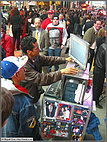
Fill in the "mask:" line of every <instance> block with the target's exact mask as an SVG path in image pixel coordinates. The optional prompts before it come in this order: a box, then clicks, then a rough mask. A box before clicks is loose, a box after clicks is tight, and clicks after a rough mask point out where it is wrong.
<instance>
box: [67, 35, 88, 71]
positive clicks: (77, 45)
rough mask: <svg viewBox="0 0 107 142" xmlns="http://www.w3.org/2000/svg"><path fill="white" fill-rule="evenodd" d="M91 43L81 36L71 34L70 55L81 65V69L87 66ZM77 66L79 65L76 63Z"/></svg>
mask: <svg viewBox="0 0 107 142" xmlns="http://www.w3.org/2000/svg"><path fill="white" fill-rule="evenodd" d="M89 45H90V44H89V43H88V42H86V41H85V40H83V39H81V38H80V37H78V36H76V35H74V34H70V50H69V56H70V57H71V58H72V59H73V60H74V61H75V62H76V63H77V64H78V65H79V66H80V68H81V69H83V70H85V69H86V66H87V60H88V55H89V54H88V53H89ZM76 66H77V65H76Z"/></svg>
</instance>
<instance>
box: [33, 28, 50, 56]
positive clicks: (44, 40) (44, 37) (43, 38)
mask: <svg viewBox="0 0 107 142" xmlns="http://www.w3.org/2000/svg"><path fill="white" fill-rule="evenodd" d="M35 35H36V30H34V31H32V36H33V37H35V38H36V36H35ZM40 48H41V52H43V54H44V55H47V54H48V48H49V37H48V32H47V31H45V30H43V29H41V34H40Z"/></svg>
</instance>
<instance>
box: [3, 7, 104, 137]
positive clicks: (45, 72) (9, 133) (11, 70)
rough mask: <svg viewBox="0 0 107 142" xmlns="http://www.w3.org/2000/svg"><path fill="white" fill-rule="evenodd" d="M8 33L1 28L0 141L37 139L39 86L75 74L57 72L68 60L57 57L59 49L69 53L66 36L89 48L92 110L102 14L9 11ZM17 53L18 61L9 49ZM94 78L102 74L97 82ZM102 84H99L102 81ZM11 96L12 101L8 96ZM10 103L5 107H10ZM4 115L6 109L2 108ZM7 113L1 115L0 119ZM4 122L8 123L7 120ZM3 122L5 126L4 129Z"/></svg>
mask: <svg viewBox="0 0 107 142" xmlns="http://www.w3.org/2000/svg"><path fill="white" fill-rule="evenodd" d="M8 25H9V31H10V34H9V35H7V33H6V27H5V26H4V23H3V20H2V24H1V46H2V54H1V56H2V58H1V59H2V61H1V77H2V79H1V87H2V96H3V94H4V91H5V90H4V88H6V89H7V91H9V93H8V92H6V91H5V92H6V95H7V98H8V97H9V99H10V100H8V99H6V100H5V101H7V102H8V101H11V102H12V103H5V102H4V100H3V101H2V103H5V105H7V107H9V109H10V110H9V112H8V113H9V115H10V116H9V115H6V113H7V112H6V110H5V109H4V107H3V106H2V108H1V109H2V137H19V136H20V137H22V136H23V137H28V136H29V137H33V139H34V140H42V137H41V135H40V133H39V121H38V120H39V118H40V112H41V105H40V97H41V94H43V93H44V90H43V88H42V86H46V85H50V84H52V83H54V82H57V81H59V80H61V78H62V75H63V74H77V72H78V70H77V69H75V68H73V67H69V68H65V69H61V70H59V65H60V64H65V63H67V62H71V61H72V59H71V58H70V57H68V58H65V57H60V56H61V51H62V50H63V49H64V48H66V52H65V54H67V53H68V51H69V42H70V41H69V38H70V33H73V34H76V35H77V36H79V37H80V38H83V39H84V40H85V41H87V42H88V43H89V44H90V47H89V55H90V56H89V59H88V62H89V63H90V69H91V66H92V62H93V59H94V66H95V68H94V72H93V74H94V79H93V99H94V101H96V104H97V107H99V108H102V106H101V105H100V104H99V97H100V96H101V94H102V90H103V83H104V78H105V72H106V71H105V51H106V45H105V37H106V22H105V17H104V15H103V14H101V13H99V12H97V14H95V13H94V11H89V12H87V11H83V10H81V9H73V10H68V9H66V8H65V9H61V8H59V9H58V10H48V11H45V10H42V11H41V12H39V11H36V10H32V9H29V11H27V9H26V7H24V8H22V9H20V11H19V10H18V8H17V7H14V8H12V9H11V10H10V13H9V17H8ZM15 49H17V50H22V55H21V56H20V57H19V58H17V57H15V56H14V51H15ZM52 66H54V71H53V72H52ZM98 76H101V78H100V80H98ZM101 80H102V81H101ZM11 95H12V97H10V96H11ZM9 105H10V106H9ZM7 111H8V109H7ZM5 115H6V117H4V116H5ZM6 121H7V122H6ZM4 124H5V125H4Z"/></svg>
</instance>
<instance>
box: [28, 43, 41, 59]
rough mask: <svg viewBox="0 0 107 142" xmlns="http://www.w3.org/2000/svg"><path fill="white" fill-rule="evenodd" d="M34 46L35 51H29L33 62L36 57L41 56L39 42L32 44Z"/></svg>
mask: <svg viewBox="0 0 107 142" xmlns="http://www.w3.org/2000/svg"><path fill="white" fill-rule="evenodd" d="M32 44H33V46H34V47H33V51H31V50H28V51H27V54H28V56H29V57H30V58H31V60H33V59H34V58H35V57H36V56H38V55H39V51H40V50H39V46H38V43H37V42H35V43H32Z"/></svg>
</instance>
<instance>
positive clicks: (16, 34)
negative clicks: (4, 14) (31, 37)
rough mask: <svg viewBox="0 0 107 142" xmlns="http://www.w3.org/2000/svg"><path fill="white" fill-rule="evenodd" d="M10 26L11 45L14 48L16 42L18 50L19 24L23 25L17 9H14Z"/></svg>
mask: <svg viewBox="0 0 107 142" xmlns="http://www.w3.org/2000/svg"><path fill="white" fill-rule="evenodd" d="M10 24H11V25H12V33H13V45H14V48H15V42H16V40H17V50H20V47H19V46H20V34H21V24H23V20H22V18H21V16H20V13H19V11H18V9H14V15H13V16H11V19H10Z"/></svg>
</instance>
